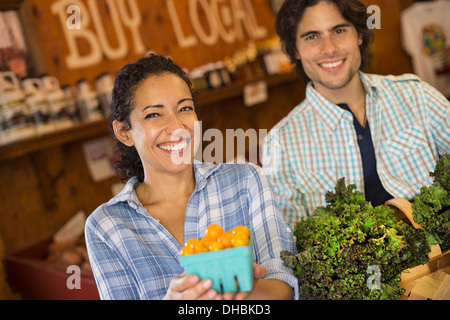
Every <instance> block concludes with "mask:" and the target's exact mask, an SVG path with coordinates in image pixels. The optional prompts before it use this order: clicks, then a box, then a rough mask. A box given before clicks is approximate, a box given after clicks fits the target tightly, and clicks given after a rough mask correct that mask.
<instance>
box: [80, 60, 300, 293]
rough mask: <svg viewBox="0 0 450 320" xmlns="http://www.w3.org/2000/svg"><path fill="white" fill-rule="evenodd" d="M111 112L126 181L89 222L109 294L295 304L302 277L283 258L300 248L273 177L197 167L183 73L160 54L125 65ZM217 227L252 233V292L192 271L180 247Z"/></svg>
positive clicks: (95, 262) (92, 249)
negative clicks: (228, 289) (226, 288)
mask: <svg viewBox="0 0 450 320" xmlns="http://www.w3.org/2000/svg"><path fill="white" fill-rule="evenodd" d="M111 111H112V112H111V120H110V121H111V122H110V124H111V127H112V130H113V132H114V135H115V138H116V139H117V142H116V144H117V148H118V153H119V157H120V160H119V161H118V163H117V168H118V170H119V172H120V173H121V174H122V176H123V177H124V179H125V180H128V182H127V184H126V186H125V187H124V189H123V190H122V192H120V193H119V194H118V195H117V196H115V197H114V198H112V199H111V200H110V201H109V202H107V203H105V204H102V205H101V206H100V207H99V208H97V209H96V210H95V211H94V212H93V213H92V214H91V215H90V216H89V218H88V219H87V221H86V229H85V234H86V242H87V247H88V251H89V257H90V262H91V265H92V269H93V272H94V276H95V278H96V281H97V285H98V289H99V292H100V296H101V298H102V299H189V300H193V299H245V298H249V299H265V298H274V299H282V298H285V299H292V297H294V298H295V297H296V295H297V280H296V278H295V277H294V276H293V274H292V272H291V271H290V270H289V268H287V267H285V266H284V265H283V263H282V261H281V259H280V251H281V250H289V251H291V252H292V251H295V246H294V242H293V238H292V234H291V233H290V230H289V229H288V228H287V226H286V225H285V224H284V222H283V221H282V219H281V218H280V217H279V215H278V212H277V208H276V204H275V202H274V200H273V198H272V191H271V189H270V186H269V184H268V182H267V180H266V179H265V177H264V176H260V175H259V172H258V169H257V167H256V166H253V165H249V164H221V165H212V164H207V163H192V162H193V155H194V153H195V151H196V150H195V147H196V145H198V143H195V140H197V139H198V137H196V136H198V133H197V135H194V133H195V123H196V121H198V120H197V116H196V111H195V100H194V95H193V92H192V89H191V83H190V81H189V79H188V78H187V76H186V74H185V72H184V71H183V70H182V69H181V68H180V67H179V66H177V65H175V64H174V63H173V62H172V60H171V59H169V58H166V57H162V56H158V55H150V56H148V57H146V58H143V59H140V60H139V61H137V62H136V63H132V64H129V65H126V66H125V67H124V68H123V69H122V70H121V71H120V72H119V73H118V75H117V77H116V80H115V84H114V90H113V97H112V110H111ZM193 137H196V139H193ZM197 141H198V140H197ZM211 224H219V225H220V226H222V228H223V229H224V230H230V229H232V228H234V227H236V226H238V225H245V226H246V227H248V228H251V230H252V232H253V234H252V236H253V240H254V241H253V247H254V248H253V253H254V258H255V262H256V263H255V264H254V278H255V279H254V286H253V289H252V290H251V291H250V292H239V293H237V294H234V293H223V294H222V293H221V294H219V293H217V292H216V291H215V290H213V289H211V285H212V283H211V280H209V279H204V280H201V281H200V280H199V278H198V277H197V276H196V275H186V274H184V270H183V268H182V267H181V265H180V263H179V252H180V249H181V247H182V245H183V244H184V242H185V241H186V240H187V239H190V238H199V237H201V236H203V235H204V233H205V230H206V227H207V226H208V225H211Z"/></svg>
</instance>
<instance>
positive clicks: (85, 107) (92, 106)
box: [77, 79, 104, 121]
mask: <svg viewBox="0 0 450 320" xmlns="http://www.w3.org/2000/svg"><path fill="white" fill-rule="evenodd" d="M77 88H78V94H77V104H78V108H79V109H80V110H81V115H82V119H83V121H95V120H100V119H102V118H103V117H104V115H103V112H102V109H101V106H100V103H99V101H98V98H97V93H96V92H95V91H94V90H92V89H91V86H90V84H89V82H88V81H87V80H86V79H80V80H78V82H77Z"/></svg>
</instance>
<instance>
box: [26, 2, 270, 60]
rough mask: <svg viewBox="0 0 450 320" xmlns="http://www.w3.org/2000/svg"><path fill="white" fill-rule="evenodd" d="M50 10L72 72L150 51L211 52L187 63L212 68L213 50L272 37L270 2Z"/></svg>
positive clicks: (80, 5)
mask: <svg viewBox="0 0 450 320" xmlns="http://www.w3.org/2000/svg"><path fill="white" fill-rule="evenodd" d="M31 1H32V2H33V0H31ZM34 2H35V5H36V6H42V2H41V1H36V0H34ZM262 4H263V6H261V5H262ZM47 8H49V9H50V12H51V15H52V16H53V17H54V18H56V17H57V19H54V20H57V21H58V23H59V26H57V28H60V29H61V30H62V34H63V36H64V42H65V46H66V50H65V51H66V52H65V56H64V57H60V58H62V61H64V63H65V66H66V68H67V69H79V68H89V67H92V66H95V65H98V64H100V63H102V61H104V60H105V59H108V60H121V59H124V58H127V57H132V58H133V59H134V58H135V57H140V56H143V55H144V54H145V52H146V51H148V50H153V51H156V52H158V53H162V54H167V55H171V56H173V55H176V54H177V53H178V52H185V54H186V52H188V51H189V50H193V49H195V48H197V47H201V48H202V49H205V48H206V50H203V51H205V52H204V53H202V54H200V57H198V60H199V61H193V60H196V59H197V58H196V57H191V59H190V61H185V62H183V63H184V64H185V65H184V66H186V67H193V66H195V65H199V64H201V63H205V62H208V60H205V59H207V58H208V57H209V58H211V51H210V50H208V48H212V47H217V46H222V47H227V46H228V47H231V50H229V52H230V53H231V51H232V50H235V49H236V48H238V47H242V45H240V44H242V43H243V42H248V41H249V40H259V39H264V38H267V37H269V36H272V35H273V32H272V29H273V16H270V15H271V14H272V13H271V11H270V6H269V4H268V1H266V0H151V1H149V0H145V1H144V0H142V1H138V0H85V1H81V0H57V1H54V0H53V1H52V2H51V3H50V5H49V6H48V7H47ZM262 11H263V12H264V13H263V15H262V16H261V15H260V12H262ZM32 12H33V10H32ZM267 17H269V18H271V19H267ZM268 23H269V24H268ZM53 27H56V26H53ZM38 28H39V25H38ZM42 32H43V31H41V33H42ZM44 33H45V31H44ZM41 36H43V37H44V38H45V37H46V35H42V34H41ZM47 42H48V41H47V40H44V41H43V44H44V45H45V43H47ZM234 47H235V48H234ZM219 51H222V52H226V51H227V50H225V51H224V50H219ZM212 53H214V50H213V51H212ZM52 54H54V53H52ZM208 55H209V56H208ZM188 56H189V54H188ZM221 58H223V57H216V59H221ZM53 60H55V59H53ZM59 60H61V59H59ZM128 60H130V59H128ZM189 65H191V66H189Z"/></svg>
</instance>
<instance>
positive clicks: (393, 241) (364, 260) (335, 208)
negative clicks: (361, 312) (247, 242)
mask: <svg viewBox="0 0 450 320" xmlns="http://www.w3.org/2000/svg"><path fill="white" fill-rule="evenodd" d="M325 200H326V202H327V205H326V206H322V207H318V208H317V209H316V210H315V211H314V214H313V215H312V216H310V217H308V218H306V219H302V220H300V221H299V222H298V223H297V225H296V227H295V230H294V236H295V238H296V246H297V250H298V254H295V255H294V254H292V253H290V252H287V251H283V252H282V253H281V257H282V259H283V261H284V264H285V265H287V266H289V267H291V268H292V269H293V270H294V272H295V274H296V276H297V277H298V281H299V295H300V299H302V300H304V299H314V300H323V299H326V300H329V299H332V300H334V299H345V300H354V299H356V300H366V299H370V300H374V299H398V298H399V297H400V296H401V294H402V293H403V292H404V290H403V289H401V288H400V287H399V284H400V274H401V272H402V271H403V270H405V269H407V268H409V267H411V266H413V265H417V264H424V263H426V262H427V261H428V253H429V252H430V248H429V245H428V243H427V241H426V237H425V233H424V232H423V231H422V230H416V229H414V227H412V226H411V225H408V224H406V223H404V222H402V221H397V219H396V218H395V216H394V215H393V211H392V209H390V208H389V207H387V206H377V207H375V208H374V207H372V205H371V204H370V203H369V202H367V201H366V200H365V197H364V194H363V193H361V192H359V191H357V190H356V186H355V185H352V184H351V185H349V186H348V187H347V186H346V185H345V180H344V178H341V179H339V181H338V182H337V184H336V186H335V190H334V192H333V191H329V192H327V194H326V196H325ZM371 268H376V269H378V270H379V273H378V279H379V281H378V284H377V282H376V281H375V284H374V285H373V283H372V282H371V281H372V280H374V279H375V280H376V277H374V275H373V274H372V273H371V272H369V270H370V269H371ZM370 284H372V285H370Z"/></svg>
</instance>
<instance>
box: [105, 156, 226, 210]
mask: <svg viewBox="0 0 450 320" xmlns="http://www.w3.org/2000/svg"><path fill="white" fill-rule="evenodd" d="M192 166H193V168H194V176H195V190H194V192H195V191H197V190H201V189H203V188H204V187H205V186H206V184H207V181H208V178H209V177H210V176H211V175H212V174H213V173H214V172H215V171H217V170H218V169H219V168H220V167H221V166H222V164H218V165H216V164H212V163H207V162H200V161H197V160H194V163H193V165H192ZM140 184H141V183H140V182H139V180H138V179H137V177H133V178H131V179H130V180H128V182H127V183H126V185H125V187H124V188H123V189H122V191H120V192H119V193H118V194H117V195H116V196H115V197H114V198H112V199H111V200H110V201H109V202H108V205H114V204H116V203H119V202H126V201H128V202H130V203H135V204H138V203H139V202H140V201H139V200H138V197H137V195H136V188H137V187H138V186H139V185H140Z"/></svg>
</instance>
